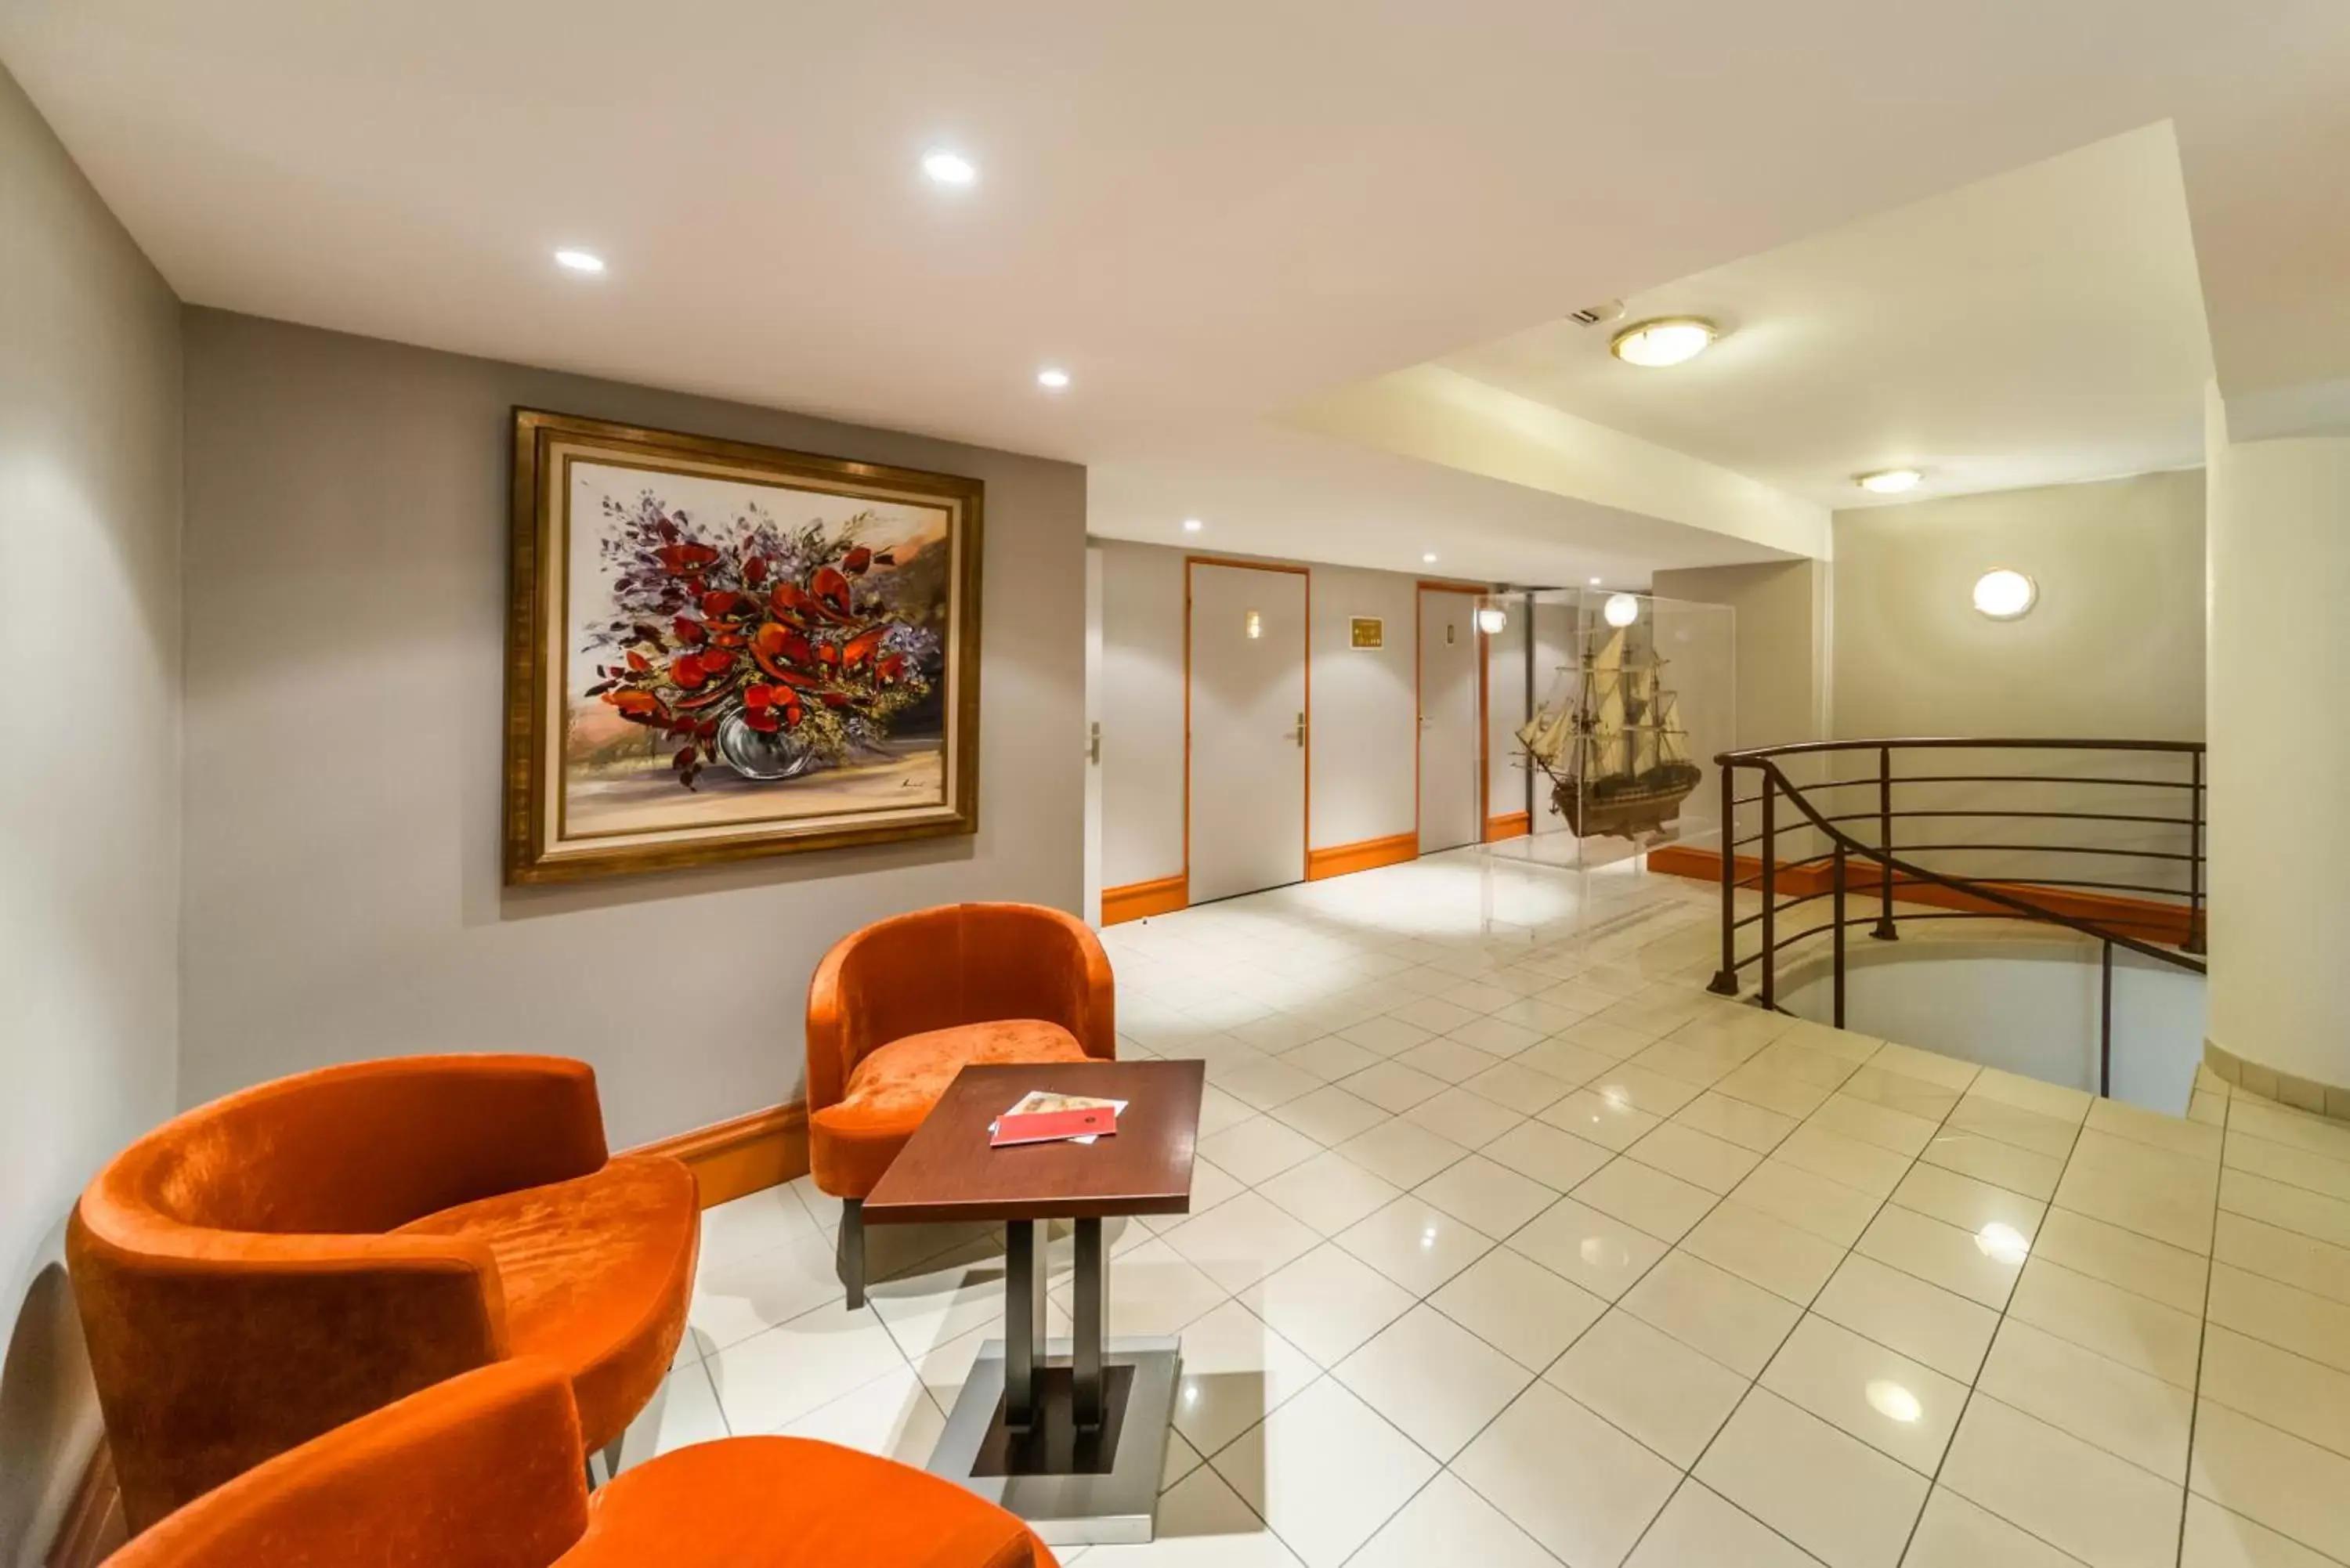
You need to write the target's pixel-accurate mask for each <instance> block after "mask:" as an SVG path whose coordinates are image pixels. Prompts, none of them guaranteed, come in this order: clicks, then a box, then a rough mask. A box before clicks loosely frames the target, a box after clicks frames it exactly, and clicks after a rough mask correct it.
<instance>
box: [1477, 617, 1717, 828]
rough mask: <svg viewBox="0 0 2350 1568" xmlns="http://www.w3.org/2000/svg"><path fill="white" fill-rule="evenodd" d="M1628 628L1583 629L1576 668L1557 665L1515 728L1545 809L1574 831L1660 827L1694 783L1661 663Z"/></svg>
mask: <svg viewBox="0 0 2350 1568" xmlns="http://www.w3.org/2000/svg"><path fill="white" fill-rule="evenodd" d="M1636 629H1638V628H1637V627H1614V626H1595V627H1593V628H1590V630H1589V631H1588V632H1586V635H1585V643H1584V648H1583V651H1582V656H1581V660H1580V667H1579V668H1574V667H1567V666H1562V667H1561V668H1560V670H1559V679H1558V682H1557V684H1556V685H1555V687H1554V688H1553V691H1552V692H1551V695H1550V697H1549V698H1548V699H1547V700H1545V701H1544V703H1543V705H1542V707H1541V708H1539V709H1538V710H1536V711H1535V713H1534V717H1533V718H1532V719H1529V720H1527V721H1526V722H1525V724H1524V725H1523V727H1522V728H1521V729H1520V730H1519V731H1518V740H1519V742H1520V743H1521V744H1523V746H1524V747H1525V749H1526V758H1527V760H1528V761H1529V762H1530V763H1533V765H1534V766H1535V767H1537V768H1540V769H1541V770H1542V771H1543V773H1544V774H1545V775H1547V776H1548V778H1549V779H1550V784H1551V789H1550V799H1551V807H1552V809H1553V810H1555V811H1556V812H1557V813H1558V814H1559V815H1561V816H1563V817H1565V819H1566V826H1567V827H1568V829H1569V830H1570V831H1571V832H1573V833H1574V834H1575V836H1576V837H1578V838H1582V837H1586V836H1591V835H1595V834H1607V835H1612V836H1616V837H1618V838H1631V839H1638V837H1639V836H1641V835H1643V834H1653V833H1660V832H1662V831H1663V829H1664V827H1665V826H1666V824H1668V823H1669V822H1672V821H1673V820H1674V819H1675V818H1677V817H1679V815H1680V805H1681V802H1682V801H1683V800H1684V799H1686V798H1688V795H1689V793H1690V791H1691V790H1693V789H1695V788H1696V787H1697V784H1698V777H1699V774H1698V768H1697V764H1696V763H1692V762H1690V758H1689V746H1688V741H1689V736H1688V734H1687V732H1684V731H1683V730H1682V729H1681V727H1680V724H1679V720H1678V718H1677V716H1676V714H1675V712H1674V707H1675V699H1674V696H1673V693H1672V692H1670V691H1667V690H1666V688H1665V684H1664V666H1665V661H1664V660H1663V659H1659V658H1658V657H1657V653H1656V649H1655V647H1654V645H1653V644H1652V643H1650V642H1649V641H1648V639H1647V638H1645V637H1642V638H1639V639H1634V638H1633V636H1632V635H1631V634H1632V633H1633V632H1634V631H1635V630H1636ZM1603 637H1604V639H1605V640H1604V641H1602V642H1600V643H1599V646H1597V647H1596V648H1595V647H1593V646H1591V644H1592V641H1593V640H1594V639H1599V638H1603Z"/></svg>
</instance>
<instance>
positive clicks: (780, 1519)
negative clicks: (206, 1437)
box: [107, 1360, 1054, 1568]
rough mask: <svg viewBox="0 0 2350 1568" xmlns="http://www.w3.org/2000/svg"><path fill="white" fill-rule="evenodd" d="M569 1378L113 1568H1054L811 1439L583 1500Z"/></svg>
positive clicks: (379, 1423) (498, 1383)
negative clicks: (851, 1567) (849, 1567)
mask: <svg viewBox="0 0 2350 1568" xmlns="http://www.w3.org/2000/svg"><path fill="white" fill-rule="evenodd" d="M569 1383H570V1379H569V1377H568V1376H567V1374H566V1373H565V1371H564V1369H563V1368H562V1367H560V1366H555V1365H553V1364H551V1363H548V1362H544V1361H536V1360H523V1361H512V1362H507V1363H504V1364H503V1365H500V1366H493V1367H488V1368H485V1369H484V1370H481V1371H477V1372H469V1373H466V1374H464V1375H463V1376H459V1377H456V1378H453V1379H452V1380H451V1381H449V1382H447V1383H442V1384H440V1385H437V1386H434V1387H432V1388H429V1389H426V1390H425V1391H424V1392H422V1393H421V1394H415V1395H411V1397H408V1398H405V1399H402V1400H400V1401H399V1402H398V1403H396V1404H393V1405H390V1406H388V1407H385V1408H383V1409H381V1410H378V1411H376V1412H374V1413H373V1414H371V1415H368V1416H362V1417H359V1419H358V1420H356V1421H354V1422H352V1423H351V1424H350V1425H348V1426H346V1427H340V1428H336V1429H335V1430H334V1431H332V1432H329V1433H328V1434H327V1435H326V1436H324V1437H322V1438H315V1439H313V1440H312V1441H310V1442H307V1443H305V1444H303V1445H302V1446H301V1447H300V1448H298V1449H294V1450H292V1451H291V1452H289V1453H285V1454H281V1455H279V1456H278V1457H277V1458H276V1459H271V1460H270V1461H269V1462H268V1463H266V1464H265V1465H262V1466H261V1467H260V1468H259V1469H255V1470H252V1471H250V1472H248V1473H247V1474H245V1475H243V1476H240V1477H238V1478H237V1479H236V1480H233V1481H231V1482H229V1483H228V1484H227V1485H226V1486H224V1487H222V1488H221V1489H220V1490H217V1491H214V1492H212V1493H209V1494H207V1495H206V1496H204V1497H202V1498H199V1499H198V1500H197V1501H194V1502H192V1503H191V1504H189V1505H188V1506H187V1507H186V1508H183V1509H182V1510H180V1511H178V1512H177V1513H174V1514H172V1516H171V1517H170V1518H168V1519H166V1520H164V1521H162V1522H161V1524H158V1525H156V1526H155V1527H154V1528H153V1529H151V1530H150V1531H148V1532H146V1533H145V1534H143V1535H141V1536H140V1537H139V1538H138V1539H137V1540H136V1541H133V1542H131V1543H130V1545H128V1546H126V1547H124V1548H123V1549H122V1550H121V1551H120V1552H116V1553H115V1554H114V1555H113V1556H112V1557H109V1558H108V1559H107V1564H108V1568H554V1565H555V1564H558V1563H559V1564H561V1565H562V1568H845V1565H847V1564H852V1563H853V1564H856V1565H857V1568H1054V1560H1053V1554H1052V1553H1051V1552H1047V1551H1046V1550H1045V1548H1044V1547H1043V1546H1042V1545H1040V1544H1039V1543H1038V1542H1036V1540H1035V1537H1033V1536H1031V1535H1030V1534H1029V1533H1028V1531H1027V1528H1026V1526H1024V1525H1023V1524H1022V1523H1021V1522H1020V1521H1018V1520H1016V1519H1014V1518H1013V1517H1012V1515H1010V1514H1008V1513H1006V1512H1004V1511H1003V1510H1002V1509H1000V1508H997V1507H996V1506H995V1505H994V1504H993V1503H991V1502H987V1501H983V1500H982V1499H981V1498H978V1497H976V1496H974V1495H972V1493H970V1492H968V1491H965V1490H963V1489H962V1488H961V1487H958V1486H956V1485H954V1484H953V1483H951V1482H949V1481H944V1480H940V1479H938V1478H937V1477H935V1476H931V1475H926V1474H924V1473H923V1472H922V1471H920V1470H917V1469H910V1468H908V1467H907V1466H904V1465H900V1464H897V1463H894V1462H892V1461H891V1460H889V1459H876V1458H874V1457H873V1456H871V1455H869V1454H861V1453H858V1452H857V1451H855V1450H854V1449H841V1448H835V1447H834V1446H833V1445H831V1444H829V1443H818V1442H811V1441H808V1440H807V1439H806V1438H721V1439H719V1440H718V1441H716V1442H711V1443H701V1444H697V1445H695V1446H694V1447H691V1448H685V1449H677V1450H676V1451H675V1452H673V1453H669V1454H664V1455H662V1456H661V1457H660V1459H652V1460H649V1461H647V1462H646V1463H644V1464H641V1465H638V1466H636V1467H635V1468H633V1469H629V1470H627V1471H625V1472H623V1473H622V1474H621V1475H620V1476H619V1478H618V1479H617V1480H614V1481H612V1483H611V1484H610V1485H608V1486H606V1487H604V1488H602V1489H601V1490H598V1492H597V1493H596V1494H595V1496H594V1497H593V1498H592V1499H591V1498H590V1497H589V1496H588V1493H587V1480H586V1478H585V1476H584V1475H583V1473H582V1472H583V1470H584V1469H585V1468H586V1467H585V1466H584V1464H583V1463H582V1450H581V1448H580V1443H579V1422H578V1419H577V1416H576V1415H575V1414H574V1412H573V1409H572V1404H571V1390H570V1387H569Z"/></svg>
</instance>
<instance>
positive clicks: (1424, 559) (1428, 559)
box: [1419, 550, 1436, 566]
mask: <svg viewBox="0 0 2350 1568" xmlns="http://www.w3.org/2000/svg"><path fill="white" fill-rule="evenodd" d="M1419 560H1420V565H1422V566H1434V565H1436V552H1435V551H1433V550H1430V551H1429V552H1428V553H1427V554H1425V555H1423V556H1420V558H1419Z"/></svg>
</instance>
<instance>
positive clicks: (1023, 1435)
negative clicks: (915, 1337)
mask: <svg viewBox="0 0 2350 1568" xmlns="http://www.w3.org/2000/svg"><path fill="white" fill-rule="evenodd" d="M1042 1349H1043V1350H1044V1353H1045V1360H1044V1364H1043V1365H1042V1366H1039V1367H1038V1368H1037V1372H1038V1376H1037V1378H1036V1382H1037V1385H1038V1388H1037V1410H1036V1418H1035V1421H1034V1422H1033V1423H1032V1424H1031V1425H1030V1426H1029V1428H1027V1430H1025V1431H1015V1430H1014V1429H1012V1428H1009V1427H1007V1426H1006V1425H1005V1424H1004V1419H1003V1417H1004V1399H1003V1394H1004V1382H1003V1367H1004V1354H1003V1352H1004V1342H1003V1341H1002V1340H1000V1339H991V1340H988V1341H987V1342H985V1343H984V1344H983V1345H981V1346H980V1349H979V1359H978V1360H977V1361H976V1362H975V1363H973V1364H972V1369H971V1377H970V1380H969V1381H967V1382H965V1383H964V1384H963V1386H962V1397H960V1398H958V1399H957V1400H956V1401H955V1407H954V1409H953V1410H952V1411H951V1413H950V1414H949V1415H948V1417H947V1426H946V1430H945V1432H944V1433H942V1434H941V1436H940V1438H939V1443H938V1447H937V1448H936V1449H934V1450H933V1451H932V1452H931V1463H930V1469H931V1474H932V1475H937V1476H943V1477H945V1478H946V1479H948V1480H952V1481H954V1482H956V1483H957V1484H959V1485H962V1486H965V1487H968V1488H970V1489H971V1490H972V1491H975V1492H977V1493H978V1494H979V1495H980V1496H982V1497H983V1498H986V1499H987V1500H988V1501H991V1502H994V1503H998V1504H1000V1505H1002V1506H1003V1508H1005V1509H1008V1510H1009V1511H1012V1512H1014V1513H1015V1514H1017V1515H1019V1516H1020V1517H1021V1518H1022V1519H1023V1520H1025V1521H1027V1523H1028V1527H1029V1528H1030V1529H1031V1530H1033V1531H1035V1532H1036V1537H1037V1539H1038V1540H1040V1541H1042V1542H1045V1544H1046V1545H1047V1546H1092V1545H1133V1544H1139V1543H1140V1542H1147V1541H1149V1539H1150V1538H1151V1534H1152V1532H1153V1531H1154V1530H1155V1529H1156V1528H1157V1516H1158V1507H1159V1475H1160V1472H1161V1471H1162V1470H1163V1469H1164V1468H1165V1466H1166V1462H1167V1436H1168V1432H1169V1430H1170V1427H1171V1425H1172V1423H1173V1420H1174V1417H1175V1391H1176V1385H1177V1384H1178V1382H1180V1378H1181V1376H1182V1356H1181V1353H1180V1349H1179V1346H1178V1343H1177V1341H1175V1340H1173V1339H1171V1338H1148V1339H1114V1340H1111V1341H1109V1342H1108V1344H1107V1346H1106V1349H1107V1356H1106V1358H1105V1359H1106V1362H1107V1366H1106V1368H1105V1373H1106V1376H1105V1377H1104V1379H1103V1381H1104V1383H1105V1384H1106V1389H1105V1393H1106V1398H1105V1401H1104V1402H1105V1405H1106V1407H1107V1408H1106V1410H1105V1412H1104V1416H1105V1418H1104V1420H1103V1421H1102V1424H1101V1425H1100V1426H1099V1427H1098V1428H1094V1429H1092V1430H1087V1429H1084V1428H1079V1427H1078V1426H1077V1424H1076V1407H1075V1403H1074V1400H1073V1398H1072V1394H1073V1388H1072V1383H1073V1375H1072V1371H1071V1366H1070V1362H1071V1360H1072V1359H1073V1355H1072V1353H1073V1350H1074V1346H1073V1345H1072V1344H1071V1342H1070V1341H1068V1340H1066V1339H1056V1340H1051V1341H1048V1342H1045V1344H1044V1345H1042Z"/></svg>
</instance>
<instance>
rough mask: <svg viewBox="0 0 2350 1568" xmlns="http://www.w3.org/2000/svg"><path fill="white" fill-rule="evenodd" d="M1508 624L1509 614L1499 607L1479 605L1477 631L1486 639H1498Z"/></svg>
mask: <svg viewBox="0 0 2350 1568" xmlns="http://www.w3.org/2000/svg"><path fill="white" fill-rule="evenodd" d="M1509 624H1510V612H1509V611H1507V610H1505V609H1503V607H1501V606H1499V605H1481V606H1479V607H1478V609H1477V629H1478V630H1479V631H1482V632H1483V633H1484V634H1485V635H1486V636H1487V637H1499V636H1501V635H1502V633H1503V631H1504V630H1505V629H1507V628H1508V627H1509Z"/></svg>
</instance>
